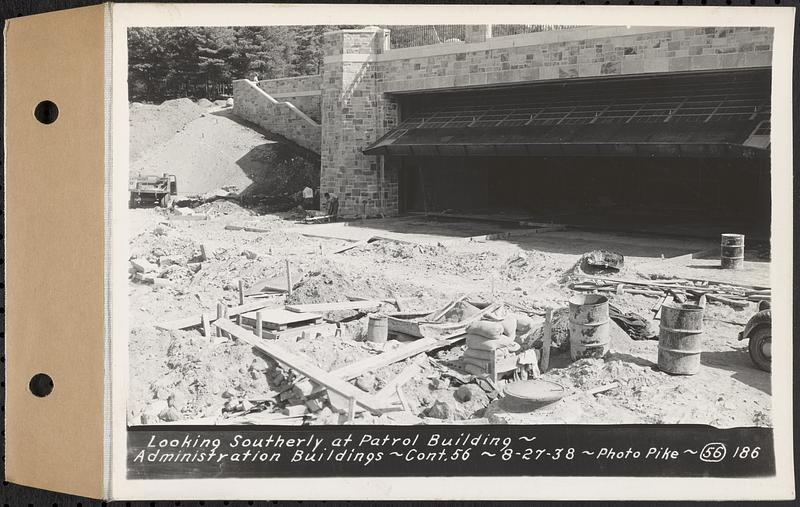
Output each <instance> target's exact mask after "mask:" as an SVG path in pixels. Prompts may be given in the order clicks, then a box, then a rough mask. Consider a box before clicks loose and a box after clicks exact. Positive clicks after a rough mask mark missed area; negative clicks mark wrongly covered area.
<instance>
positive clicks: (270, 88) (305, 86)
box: [258, 74, 322, 123]
mask: <svg viewBox="0 0 800 507" xmlns="http://www.w3.org/2000/svg"><path fill="white" fill-rule="evenodd" d="M258 87H259V88H261V89H262V90H264V91H265V92H267V93H268V94H269V95H271V96H272V97H273V98H275V99H277V100H281V101H285V102H291V103H292V104H293V105H294V106H295V107H297V109H299V110H301V111H303V112H304V113H305V114H307V115H308V116H309V117H310V118H312V119H313V120H314V121H316V122H317V123H319V121H320V119H321V118H322V114H321V111H322V109H321V92H320V89H321V87H322V76H321V75H320V74H315V75H312V76H298V77H288V78H283V79H268V80H265V81H259V82H258Z"/></svg>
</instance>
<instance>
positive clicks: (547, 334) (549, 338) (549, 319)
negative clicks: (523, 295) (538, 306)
mask: <svg viewBox="0 0 800 507" xmlns="http://www.w3.org/2000/svg"><path fill="white" fill-rule="evenodd" d="M552 343H553V309H552V308H548V309H547V310H546V312H545V316H544V336H543V337H542V364H541V365H540V367H539V371H541V372H542V373H547V369H548V368H549V367H550V347H551V345H552Z"/></svg>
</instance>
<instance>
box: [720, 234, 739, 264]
mask: <svg viewBox="0 0 800 507" xmlns="http://www.w3.org/2000/svg"><path fill="white" fill-rule="evenodd" d="M719 257H720V264H721V266H722V269H739V268H741V267H742V266H743V265H744V234H723V235H722V239H721V241H720V255H719Z"/></svg>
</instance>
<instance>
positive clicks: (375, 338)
mask: <svg viewBox="0 0 800 507" xmlns="http://www.w3.org/2000/svg"><path fill="white" fill-rule="evenodd" d="M388 338H389V318H388V317H387V316H386V315H378V314H373V315H370V316H369V321H368V322H367V341H370V342H375V343H386V340H387V339H388Z"/></svg>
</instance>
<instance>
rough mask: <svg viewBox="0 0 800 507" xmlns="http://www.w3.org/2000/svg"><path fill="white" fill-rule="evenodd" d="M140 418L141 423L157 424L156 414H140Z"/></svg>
mask: <svg viewBox="0 0 800 507" xmlns="http://www.w3.org/2000/svg"><path fill="white" fill-rule="evenodd" d="M140 420H141V421H142V424H158V416H157V415H150V414H142V416H141V418H140Z"/></svg>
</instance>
